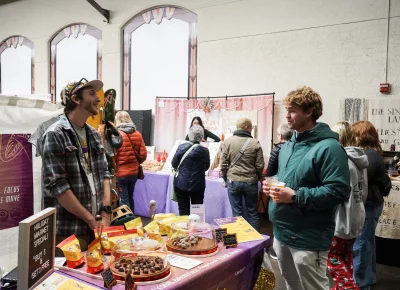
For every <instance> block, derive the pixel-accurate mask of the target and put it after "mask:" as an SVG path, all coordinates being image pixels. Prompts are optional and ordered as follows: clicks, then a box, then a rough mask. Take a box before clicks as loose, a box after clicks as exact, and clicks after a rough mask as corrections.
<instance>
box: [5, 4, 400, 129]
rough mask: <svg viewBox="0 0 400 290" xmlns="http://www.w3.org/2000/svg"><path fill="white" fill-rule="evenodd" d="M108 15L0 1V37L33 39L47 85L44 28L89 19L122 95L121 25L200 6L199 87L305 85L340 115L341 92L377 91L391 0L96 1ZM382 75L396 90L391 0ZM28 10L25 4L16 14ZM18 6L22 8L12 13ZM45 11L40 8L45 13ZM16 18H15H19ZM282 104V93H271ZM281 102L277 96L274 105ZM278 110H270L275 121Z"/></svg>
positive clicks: (106, 69) (41, 80)
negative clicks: (162, 9)
mask: <svg viewBox="0 0 400 290" xmlns="http://www.w3.org/2000/svg"><path fill="white" fill-rule="evenodd" d="M98 3H99V4H100V5H102V6H103V7H104V8H107V9H110V10H111V24H107V23H104V22H103V17H102V16H101V15H100V14H98V13H97V11H95V10H94V8H92V7H91V6H90V5H89V4H88V3H87V2H86V1H81V0H70V1H63V0H35V1H32V0H25V1H24V0H22V1H19V2H17V3H15V4H10V5H5V6H0V19H2V25H1V27H0V39H4V38H6V37H8V36H10V35H13V34H21V35H24V36H26V37H28V38H29V39H31V40H32V41H33V42H34V44H35V62H36V66H35V70H36V73H35V75H36V91H37V92H48V91H49V48H48V41H49V39H50V37H51V36H52V35H53V33H55V31H57V30H58V29H59V28H61V27H63V26H65V25H68V24H71V23H74V22H87V23H89V24H91V25H93V26H95V27H97V28H99V29H100V30H102V32H103V81H104V83H105V87H106V88H116V89H117V93H118V100H117V107H119V106H120V101H121V87H122V85H121V83H122V82H121V79H122V77H121V43H122V29H121V28H122V26H123V25H124V24H125V23H126V21H128V20H129V19H130V18H132V17H133V16H134V15H136V14H137V13H139V12H141V11H142V10H144V9H146V8H149V7H152V6H154V5H160V4H174V5H179V6H183V7H185V8H187V9H190V10H192V11H194V12H195V13H197V14H198V21H199V26H198V29H199V49H198V95H199V96H218V95H236V94H247V93H264V92H276V99H277V100H280V99H282V98H283V97H284V96H285V94H286V93H287V92H288V91H289V90H291V89H293V88H296V87H297V86H300V85H309V86H311V87H313V88H315V90H317V91H318V92H319V93H320V94H321V96H322V98H323V101H324V107H325V111H324V116H323V118H322V119H321V120H322V121H326V122H327V123H329V124H330V125H333V124H334V123H335V122H336V121H338V119H337V118H338V110H339V102H338V99H339V98H341V97H376V96H380V93H379V83H381V82H384V81H385V76H386V56H387V55H386V38H387V14H388V6H389V0H380V1H375V0H352V1H347V0H324V1H321V0H302V1H296V0H282V1H273V0H241V1H240V0H239V1H234V0H185V1H183V0H176V1H173V2H162V1H154V0H146V1H145V0H141V1H131V0H119V1H107V0H99V1H98ZM390 8H391V18H390V33H389V35H390V37H389V54H388V63H389V66H388V67H389V70H388V81H389V82H390V83H391V84H392V85H393V90H392V95H397V93H398V91H399V90H400V52H399V51H400V50H399V48H400V37H399V34H400V18H399V17H400V1H397V0H392V1H391V7H390ZM23 11H25V12H26V11H29V13H23ZM20 15H23V17H19V16H20ZM43 16H45V17H43ZM16 19H17V20H16ZM278 103H279V102H278ZM278 106H279V104H278ZM277 115H279V116H281V117H279V118H275V124H278V123H280V122H281V121H282V120H283V119H282V116H283V115H282V114H277Z"/></svg>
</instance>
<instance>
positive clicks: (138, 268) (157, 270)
mask: <svg viewBox="0 0 400 290" xmlns="http://www.w3.org/2000/svg"><path fill="white" fill-rule="evenodd" d="M110 269H111V271H112V272H113V274H114V276H115V277H116V278H117V279H121V280H124V279H125V278H126V276H127V274H129V275H131V277H132V278H133V280H134V281H135V282H140V281H148V280H157V279H161V278H164V277H166V276H168V275H169V273H170V271H171V266H170V264H169V263H168V262H165V260H164V259H162V258H160V257H158V256H137V257H126V258H121V259H118V260H116V261H115V262H113V263H112V264H111V266H110Z"/></svg>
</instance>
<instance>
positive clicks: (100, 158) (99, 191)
mask: <svg viewBox="0 0 400 290" xmlns="http://www.w3.org/2000/svg"><path fill="white" fill-rule="evenodd" d="M85 127H86V132H87V136H88V141H89V154H90V164H91V168H92V174H93V179H94V183H95V188H96V198H97V208H98V209H99V208H100V207H101V206H102V201H103V196H104V178H110V174H109V172H108V166H107V160H106V157H105V154H104V147H103V145H102V143H101V137H100V134H99V133H98V132H96V131H95V130H94V129H93V128H92V127H90V126H89V125H87V124H85ZM42 145H43V153H42V161H43V165H42V182H43V195H42V205H43V207H44V208H47V207H55V208H56V209H57V235H63V236H69V235H72V234H75V235H86V234H89V233H90V232H91V229H90V228H89V226H88V225H87V224H86V223H85V222H84V221H83V220H81V219H79V218H78V217H76V216H75V215H73V214H71V213H70V212H68V211H67V210H66V209H64V208H63V207H62V206H61V204H60V203H59V202H58V200H57V196H59V195H61V194H63V193H64V192H65V191H66V190H67V189H71V190H72V192H73V193H74V195H75V196H76V198H77V199H78V200H79V201H80V203H81V204H82V205H83V207H85V208H86V209H87V210H88V211H89V212H92V202H91V189H90V185H89V181H88V179H87V176H86V174H85V172H84V170H83V168H84V164H83V162H82V160H83V155H82V150H81V149H80V147H79V142H78V139H77V136H76V135H75V132H74V130H73V128H72V127H71V125H70V123H69V121H68V119H67V117H66V116H65V115H62V116H61V117H60V120H58V121H57V122H56V123H54V124H52V125H51V126H50V127H49V128H48V130H47V131H46V132H45V134H44V136H43V144H42Z"/></svg>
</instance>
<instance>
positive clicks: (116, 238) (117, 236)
mask: <svg viewBox="0 0 400 290" xmlns="http://www.w3.org/2000/svg"><path fill="white" fill-rule="evenodd" d="M107 236H108V242H109V243H110V247H111V250H112V249H113V248H114V247H115V245H116V244H117V243H119V242H121V241H123V240H127V239H130V238H135V237H137V236H138V234H137V230H136V229H132V230H127V231H119V232H113V233H108V234H107Z"/></svg>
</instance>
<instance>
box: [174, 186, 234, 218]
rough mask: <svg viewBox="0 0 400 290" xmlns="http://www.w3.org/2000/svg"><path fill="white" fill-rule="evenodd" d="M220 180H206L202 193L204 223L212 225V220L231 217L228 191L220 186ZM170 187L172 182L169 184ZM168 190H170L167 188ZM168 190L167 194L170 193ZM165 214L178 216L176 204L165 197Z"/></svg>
mask: <svg viewBox="0 0 400 290" xmlns="http://www.w3.org/2000/svg"><path fill="white" fill-rule="evenodd" d="M222 181H223V180H222V178H219V179H209V178H206V190H205V192H204V207H205V211H206V222H207V223H214V219H217V218H225V217H232V208H231V204H230V203H229V197H228V190H227V189H226V188H225V187H223V186H222ZM170 186H172V180H171V184H170ZM169 190H170V188H169ZM169 190H168V192H170V191H169ZM166 212H167V213H175V214H176V215H179V210H178V203H177V202H175V201H173V200H171V198H170V197H169V196H167V200H166Z"/></svg>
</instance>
